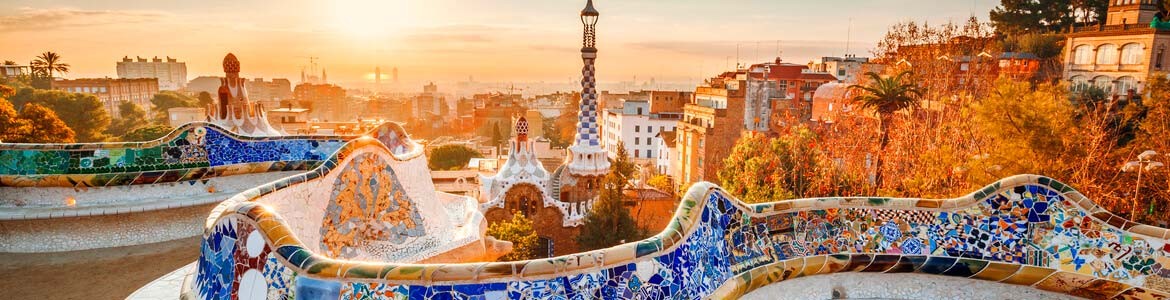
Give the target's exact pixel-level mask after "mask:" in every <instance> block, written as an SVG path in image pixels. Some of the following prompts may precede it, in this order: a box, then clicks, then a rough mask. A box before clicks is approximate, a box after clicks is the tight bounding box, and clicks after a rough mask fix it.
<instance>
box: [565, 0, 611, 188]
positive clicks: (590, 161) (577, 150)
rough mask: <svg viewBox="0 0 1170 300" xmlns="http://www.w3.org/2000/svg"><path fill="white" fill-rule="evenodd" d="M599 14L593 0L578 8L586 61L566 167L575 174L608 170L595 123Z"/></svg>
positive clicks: (582, 72)
mask: <svg viewBox="0 0 1170 300" xmlns="http://www.w3.org/2000/svg"><path fill="white" fill-rule="evenodd" d="M598 16H600V14H599V13H598V12H597V9H594V8H593V0H588V2H587V3H586V4H585V9H583V10H581V24H583V25H585V32H584V38H583V41H582V47H581V60H583V61H584V62H585V67H584V68H582V69H581V107H580V112H578V114H577V138H576V139H575V140H574V141H573V145H572V146H570V147H569V154H570V157H569V160H570V163H569V169H568V170H569V173H570V174H575V175H603V174H605V173H606V172H609V160H608V159H607V157H606V153H605V150H604V149H602V148H601V138H600V132H599V131H598V124H597V122H598V113H597V81H596V73H595V71H596V69H595V68H594V66H593V63H594V61H596V60H597V48H596V42H597V31H596V26H597V18H598Z"/></svg>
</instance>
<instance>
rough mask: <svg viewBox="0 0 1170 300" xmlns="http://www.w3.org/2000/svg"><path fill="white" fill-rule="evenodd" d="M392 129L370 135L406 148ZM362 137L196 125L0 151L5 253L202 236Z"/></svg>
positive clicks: (0, 237) (0, 246) (0, 229)
mask: <svg viewBox="0 0 1170 300" xmlns="http://www.w3.org/2000/svg"><path fill="white" fill-rule="evenodd" d="M391 127H394V128H397V125H393V124H385V125H382V126H381V127H378V128H376V129H375V130H373V131H371V132H369V133H367V134H366V135H368V136H377V137H379V138H382V139H385V141H386V143H388V144H391V145H399V146H401V145H402V144H403V143H402V140H405V135H404V133H402V132H401V130H400V128H398V129H394V128H391ZM358 137H359V136H357V135H352V136H323V135H307V136H284V137H265V138H257V137H248V136H240V135H236V134H233V133H231V132H229V131H227V130H225V129H223V128H221V127H218V126H217V125H214V124H210V123H202V122H196V123H190V124H186V125H183V126H180V127H179V128H177V129H175V130H174V131H172V132H171V133H169V134H167V135H166V136H164V137H162V138H159V139H156V140H153V141H149V142H132V143H81V144H3V143H0V252H59V251H74V250H85V249H94V248H106V247H118V246H129V245H137V244H142V243H153V242H162V241H168V240H173V239H179V238H186V237H192V236H197V235H199V233H201V232H202V230H201V229H202V227H201V226H200V224H202V222H201V221H202V220H203V219H205V218H206V212H207V210H209V209H210V208H211V205H215V204H218V203H219V202H221V201H223V200H225V199H227V198H229V197H231V196H233V195H235V194H238V193H239V192H241V191H244V190H247V189H250V188H253V187H256V186H258V185H261V184H264V183H267V182H271V181H274V180H278V179H281V178H285V177H288V176H292V175H295V174H300V173H303V172H304V171H306V170H310V169H313V168H316V167H318V166H319V165H320V164H321V163H322V162H323V161H324V160H325V159H327V158H328V157H330V156H331V155H333V154H334V152H336V151H337V150H338V149H340V148H341V147H342V146H343V145H345V144H346V143H347V142H348V141H350V140H353V139H355V138H358ZM399 137H402V138H401V139H400V138H399ZM401 150H402V149H399V151H401Z"/></svg>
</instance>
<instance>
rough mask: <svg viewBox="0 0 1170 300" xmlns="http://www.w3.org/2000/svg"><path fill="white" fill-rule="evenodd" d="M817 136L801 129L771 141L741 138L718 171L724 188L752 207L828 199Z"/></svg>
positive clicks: (758, 136)
mask: <svg viewBox="0 0 1170 300" xmlns="http://www.w3.org/2000/svg"><path fill="white" fill-rule="evenodd" d="M816 139H817V137H816V135H815V134H813V133H812V131H810V130H808V128H806V127H803V126H798V128H797V129H794V130H792V132H791V133H788V134H782V135H780V136H779V137H776V138H771V137H768V136H766V135H763V134H749V135H745V136H743V137H742V138H740V140H739V141H737V142H736V143H735V147H734V148H732V150H731V154H730V155H728V156H727V158H726V159H724V160H723V169H722V170H719V180H720V182H722V183H723V184H722V185H721V186H722V187H723V188H724V189H726V190H727V191H728V192H729V193H731V194H733V195H736V196H737V197H740V199H742V200H744V201H745V202H749V203H761V202H770V201H778V200H784V199H793V198H803V197H812V196H826V195H825V192H826V191H825V189H826V188H828V184H827V183H828V182H826V181H824V180H823V179H824V178H828V177H829V174H824V173H823V172H822V171H824V170H828V168H823V167H822V166H821V160H823V159H824V158H823V154H822V153H820V151H819V150H817V149H816V148H814V147H815V146H814V145H815V144H816Z"/></svg>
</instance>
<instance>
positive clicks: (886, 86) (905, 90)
mask: <svg viewBox="0 0 1170 300" xmlns="http://www.w3.org/2000/svg"><path fill="white" fill-rule="evenodd" d="M865 76H866V77H869V79H870V80H871V82H870V83H869V85H859V84H855V85H852V86H849V88H850V89H856V90H860V91H861V93H860V94H858V95H857V96H854V97H853V101H854V102H855V103H857V104H859V105H860V106H861V107H862V108H866V109H872V110H874V111H875V112H877V114H878V133H879V134H880V136H881V137H880V140H879V142H878V154H877V159H876V162H875V164H874V168H875V174H876V175H875V176H874V186H876V187H877V188H879V189H880V188H881V187H882V157H883V156H884V154H885V151H886V146H888V145H889V144H890V125H891V124H892V122H893V117H894V113H897V112H899V111H902V110H906V109H911V108H917V107H918V106H919V103H918V97H922V90H921V89H919V88H918V86H917V85H915V84H914V83H913V82H910V78H907V77H908V76H911V73H910V71H904V72H902V73H898V75H896V76H893V77H882V76H880V75H878V74H877V73H874V72H867V73H865Z"/></svg>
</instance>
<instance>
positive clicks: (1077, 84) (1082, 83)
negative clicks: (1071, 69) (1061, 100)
mask: <svg viewBox="0 0 1170 300" xmlns="http://www.w3.org/2000/svg"><path fill="white" fill-rule="evenodd" d="M1068 81H1069V89H1070V90H1072V91H1074V92H1079V91H1083V90H1085V88H1088V87H1089V79H1088V78H1085V76H1080V75H1078V76H1073V77H1072V78H1070V79H1069V80H1068Z"/></svg>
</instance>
